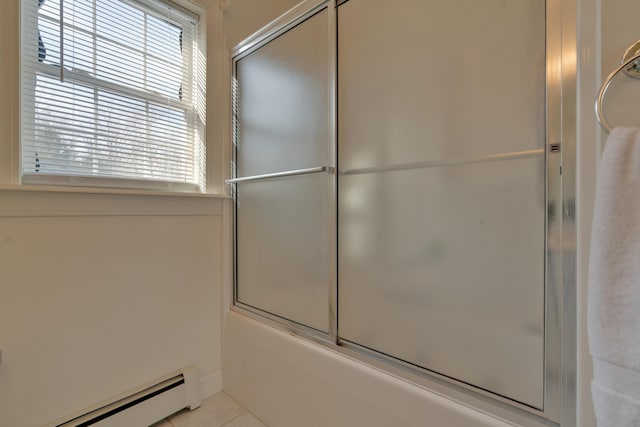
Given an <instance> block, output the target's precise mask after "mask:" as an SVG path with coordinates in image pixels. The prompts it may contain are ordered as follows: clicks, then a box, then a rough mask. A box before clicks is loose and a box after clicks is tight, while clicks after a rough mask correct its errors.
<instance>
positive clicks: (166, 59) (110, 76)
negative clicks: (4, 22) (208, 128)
mask: <svg viewBox="0 0 640 427" xmlns="http://www.w3.org/2000/svg"><path fill="white" fill-rule="evenodd" d="M22 22H23V37H22V40H23V42H22V66H23V71H22V78H23V82H22V88H23V89H22V90H23V93H22V181H23V183H47V184H73V185H95V186H116V187H143V188H159V189H174V190H181V191H203V190H204V185H205V184H204V158H205V148H204V123H205V117H204V108H203V107H202V106H203V105H204V87H205V85H204V83H203V82H204V72H203V70H204V69H205V68H206V67H205V65H204V59H203V56H202V54H200V50H201V49H202V46H200V45H199V43H198V40H199V37H198V31H199V28H198V27H199V24H198V17H197V15H195V14H193V13H191V12H189V11H187V10H185V9H183V8H181V7H180V6H178V5H175V4H173V3H171V2H170V1H168V0H23V10H22Z"/></svg>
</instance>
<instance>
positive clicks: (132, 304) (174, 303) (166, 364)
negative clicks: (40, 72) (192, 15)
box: [0, 0, 228, 427]
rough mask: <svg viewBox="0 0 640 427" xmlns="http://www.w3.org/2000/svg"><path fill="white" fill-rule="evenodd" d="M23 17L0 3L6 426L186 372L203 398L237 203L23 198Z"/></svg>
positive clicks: (217, 47) (212, 63)
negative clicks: (230, 218) (192, 367)
mask: <svg viewBox="0 0 640 427" xmlns="http://www.w3.org/2000/svg"><path fill="white" fill-rule="evenodd" d="M213 3H214V1H213V0H207V2H203V4H206V5H212V7H211V8H210V9H209V10H208V13H207V17H206V18H207V19H208V21H209V25H210V28H209V29H210V31H209V37H208V40H207V41H208V51H209V52H208V54H209V65H208V77H209V78H208V87H209V90H208V104H209V106H208V110H209V114H208V116H209V117H208V119H209V123H208V126H207V139H208V141H207V142H208V150H207V152H208V156H209V162H208V169H209V174H208V175H209V176H208V178H209V179H208V181H209V186H208V187H209V191H210V192H211V193H222V192H223V185H222V176H223V175H224V174H225V173H226V172H225V168H226V167H227V163H226V162H227V160H226V158H225V156H226V155H227V154H226V153H227V152H228V149H226V148H225V145H224V144H222V143H221V140H222V138H223V136H224V132H225V128H224V126H223V123H224V120H225V117H224V115H223V112H224V107H222V108H221V107H220V106H225V107H226V105H227V104H226V102H220V103H217V100H218V99H219V98H222V97H224V96H225V93H226V92H225V90H226V89H225V85H226V81H225V80H224V79H222V78H221V75H223V70H222V67H223V66H224V64H225V62H224V53H223V49H222V48H221V45H222V43H223V38H222V26H221V12H220V11H219V9H218V8H217V5H213ZM18 10H19V0H4V1H3V2H2V13H0V55H1V57H2V58H3V60H2V61H0V350H2V362H1V363H0V426H3V427H4V426H7V427H36V426H41V425H43V424H44V423H47V422H51V421H53V420H55V419H57V418H59V417H63V416H65V415H67V414H69V413H71V412H74V411H77V410H80V409H82V408H84V407H87V406H89V405H93V404H95V403H98V402H99V401H102V400H104V399H107V398H109V397H111V396H113V395H115V394H119V393H121V392H124V391H126V390H128V389H130V388H133V387H136V386H139V385H142V384H144V383H145V382H147V381H149V380H153V379H154V378H157V377H159V376H161V375H164V374H166V373H169V372H172V371H175V370H176V369H178V368H180V367H182V366H185V365H187V364H189V363H196V364H197V365H198V367H199V371H200V379H201V386H202V387H201V388H202V391H203V393H204V394H205V395H210V394H212V393H214V392H217V391H219V390H220V389H221V388H222V377H221V330H222V326H221V324H222V304H221V300H222V286H221V283H222V273H221V271H222V259H223V253H222V251H223V247H222V236H223V227H224V225H223V211H224V207H225V204H227V203H228V202H227V201H226V200H225V199H223V198H220V197H215V195H209V196H160V195H148V194H147V195H145V194H144V193H134V194H106V193H99V192H95V193H87V192H64V191H63V192H51V191H38V190H37V189H36V190H34V188H30V189H29V188H25V187H19V186H18V185H17V183H18V182H19V176H18V170H19V168H18V157H17V154H18V152H19V137H18V130H19V110H18V108H19V105H18V92H19V62H18V52H19V50H18V47H19V46H18V43H19V34H18V28H19V14H18ZM27 190H30V191H27Z"/></svg>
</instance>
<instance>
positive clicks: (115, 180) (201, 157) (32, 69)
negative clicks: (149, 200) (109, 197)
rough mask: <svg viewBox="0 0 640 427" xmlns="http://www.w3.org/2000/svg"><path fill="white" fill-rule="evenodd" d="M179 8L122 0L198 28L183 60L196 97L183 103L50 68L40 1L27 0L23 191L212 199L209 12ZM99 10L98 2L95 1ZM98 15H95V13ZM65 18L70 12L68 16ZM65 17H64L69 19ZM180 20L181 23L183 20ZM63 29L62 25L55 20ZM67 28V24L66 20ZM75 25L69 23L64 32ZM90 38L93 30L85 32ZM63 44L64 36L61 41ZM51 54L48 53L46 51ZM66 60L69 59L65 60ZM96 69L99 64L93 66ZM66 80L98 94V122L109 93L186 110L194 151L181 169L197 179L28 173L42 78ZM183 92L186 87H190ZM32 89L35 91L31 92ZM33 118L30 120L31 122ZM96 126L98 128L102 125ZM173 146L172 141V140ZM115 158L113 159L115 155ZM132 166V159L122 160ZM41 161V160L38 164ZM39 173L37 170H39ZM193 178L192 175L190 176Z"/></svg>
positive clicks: (159, 1) (163, 1) (165, 0)
mask: <svg viewBox="0 0 640 427" xmlns="http://www.w3.org/2000/svg"><path fill="white" fill-rule="evenodd" d="M47 1H51V2H59V1H60V0H47ZM177 1H178V2H179V3H174V2H173V1H171V0H120V2H121V3H123V4H125V5H129V6H133V7H135V8H136V9H138V10H141V11H142V12H143V13H144V14H145V19H147V17H146V15H149V16H153V17H155V18H158V19H161V20H163V21H166V22H167V23H169V24H173V25H176V26H178V27H180V28H184V27H185V26H186V25H189V24H191V25H193V31H191V35H190V37H187V38H186V39H185V44H184V45H185V46H187V47H186V48H185V49H184V52H185V53H184V59H183V64H186V65H183V75H184V77H183V80H182V82H183V85H184V86H186V85H188V87H189V88H190V90H188V91H186V92H190V94H191V95H190V99H187V100H182V99H180V98H179V97H180V96H182V89H181V94H180V95H179V96H177V97H176V99H173V98H172V97H170V96H167V95H163V94H160V93H159V92H154V91H152V90H145V89H138V88H132V87H128V86H126V85H125V84H119V83H117V82H111V81H108V80H104V79H100V78H99V77H98V76H96V75H95V68H94V75H91V74H90V73H89V72H86V71H81V70H78V69H77V68H76V69H74V68H71V67H67V66H65V63H64V58H63V59H62V61H60V59H59V58H58V61H59V62H62V69H61V67H60V65H57V66H56V65H55V64H54V65H52V64H47V63H44V62H43V60H42V59H41V56H40V54H41V50H40V49H41V47H42V46H41V44H40V41H39V31H40V30H39V24H38V23H39V19H38V9H39V6H38V0H21V2H20V5H21V16H20V25H21V28H20V35H21V43H20V46H21V48H20V81H21V90H20V109H19V111H20V138H19V140H20V142H19V156H18V161H19V183H20V185H32V184H33V185H37V186H61V187H65V186H72V187H90V188H96V189H100V188H105V189H124V190H129V191H130V190H143V191H146V190H154V191H156V192H158V191H159V192H167V193H172V192H176V193H206V126H205V123H206V107H204V106H205V105H206V19H202V17H204V16H205V15H204V10H203V9H201V8H199V7H198V6H196V5H193V4H192V3H188V6H189V7H188V8H186V7H183V6H182V3H185V2H182V1H180V0H177ZM92 7H93V9H95V8H97V2H96V1H95V0H94V1H93V4H92ZM94 13H95V11H94ZM63 14H64V11H63ZM63 16H64V15H63ZM177 17H179V19H178V18H177ZM50 20H51V21H56V23H57V24H58V25H60V21H59V20H55V19H53V18H51V19H50ZM63 22H64V18H63ZM68 27H69V25H67V24H66V23H64V29H67V28H68ZM81 31H83V32H84V33H87V34H89V33H90V31H88V30H81ZM93 32H94V33H97V28H95V27H94V28H93ZM91 35H92V36H93V37H94V41H93V44H92V49H94V50H96V49H97V44H96V40H97V38H98V37H99V35H98V34H93V33H92V34H91ZM61 40H62V36H61ZM34 41H35V42H34ZM45 48H46V47H45ZM141 53H142V55H144V56H147V55H148V54H149V53H148V52H147V50H146V47H145V48H144V50H142V51H141ZM63 55H64V54H63ZM93 66H94V67H95V63H93ZM61 70H62V74H63V75H64V81H67V79H68V81H69V82H71V83H74V84H79V85H82V86H83V87H85V88H87V89H88V90H93V91H94V92H95V94H96V97H95V98H94V99H95V100H96V101H95V102H94V103H93V104H92V107H93V108H94V111H95V114H96V116H97V113H98V108H99V104H98V102H97V94H98V93H99V92H105V93H108V94H115V95H116V96H127V97H129V98H131V99H134V100H136V101H140V102H144V103H145V105H146V106H147V110H148V109H149V105H159V106H162V107H169V108H171V109H176V110H181V111H184V113H185V116H186V118H185V122H186V125H187V127H186V134H187V137H186V139H185V140H184V141H186V142H187V143H188V145H189V146H190V148H189V150H190V154H191V156H190V157H188V158H186V159H185V160H184V161H183V162H181V164H180V166H181V167H184V168H185V170H187V171H188V176H189V178H191V179H185V180H183V181H180V180H173V179H167V178H163V179H157V178H153V177H143V176H140V177H137V176H132V175H121V176H118V175H116V174H108V175H107V174H102V175H99V174H92V173H87V174H78V173H74V171H72V170H67V173H64V172H61V173H47V172H46V171H45V172H43V173H41V172H39V171H30V170H27V168H26V167H25V165H26V163H25V158H24V151H25V147H26V146H27V145H28V144H31V146H32V147H34V144H35V140H36V139H35V138H33V139H32V140H30V141H29V140H28V139H27V137H26V136H25V134H26V133H27V132H26V131H25V129H27V128H28V127H30V129H31V130H30V132H32V133H33V134H35V129H36V126H37V118H36V112H35V108H36V105H37V100H36V97H37V94H36V93H37V91H36V84H35V83H34V81H35V80H36V76H44V77H49V78H54V79H56V78H57V79H60V76H61ZM25 85H28V86H25ZM184 86H183V87H184ZM28 87H30V88H29V89H28ZM29 116H30V117H29ZM149 122H150V119H149V117H148V116H147V117H146V118H145V120H144V123H146V126H148V124H149ZM95 126H96V127H97V126H98V122H96V124H95ZM96 141H98V140H97V139H96V138H95V137H94V142H93V143H95V142H96ZM167 141H169V139H168V138H167ZM159 146H160V147H163V148H167V147H171V146H172V144H165V143H164V142H162V143H161V145H159ZM109 154H110V153H108V155H109ZM122 158H123V159H125V160H126V157H122ZM157 158H158V157H157V156H156V157H154V156H148V159H149V161H150V162H153V161H156V159H157ZM37 161H38V158H37V157H36V162H37ZM36 167H37V166H36ZM185 175H187V174H185Z"/></svg>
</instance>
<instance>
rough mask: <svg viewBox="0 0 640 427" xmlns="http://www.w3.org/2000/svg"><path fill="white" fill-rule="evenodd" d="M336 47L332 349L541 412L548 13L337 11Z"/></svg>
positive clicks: (516, 7) (501, 6) (414, 1)
mask: <svg viewBox="0 0 640 427" xmlns="http://www.w3.org/2000/svg"><path fill="white" fill-rule="evenodd" d="M338 34H339V40H340V42H339V44H338V63H339V68H338V90H339V91H338V111H339V134H338V141H339V155H340V156H339V171H340V175H339V220H338V224H339V231H338V239H339V245H338V248H339V249H338V253H339V261H338V264H339V279H338V283H339V336H340V338H342V339H343V340H345V341H348V342H351V343H354V344H358V345H359V346H362V347H365V348H368V349H372V350H375V351H378V352H381V353H383V354H386V355H388V356H391V357H393V358H396V359H399V360H401V361H405V362H408V363H410V364H413V365H417V366H420V367H423V368H426V369H429V370H431V371H434V372H436V373H439V374H442V375H444V376H447V377H451V378H455V379H457V380H460V381H462V382H464V383H468V384H473V385H475V386H477V387H480V388H482V389H485V390H489V391H491V392H493V393H496V394H499V395H502V396H508V397H509V398H512V399H514V400H517V401H519V402H523V403H525V404H527V405H530V406H533V407H538V408H541V407H542V403H543V401H542V400H543V379H544V375H543V369H544V325H545V323H544V307H545V306H544V302H545V293H544V283H545V281H544V272H545V268H544V266H545V237H544V236H545V213H546V212H545V210H546V208H545V206H546V203H545V150H544V147H545V116H544V112H545V3H544V2H543V1H536V0H528V1H515V2H514V1H511V2H503V1H493V0H489V1H478V0H455V1H429V2H425V1H423V0H402V1H399V2H394V4H393V7H389V5H388V4H387V3H381V2H371V1H366V0H350V1H348V2H347V3H345V4H343V5H342V6H340V8H339V9H338ZM506 34H508V37H505V35H506Z"/></svg>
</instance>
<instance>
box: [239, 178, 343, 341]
mask: <svg viewBox="0 0 640 427" xmlns="http://www.w3.org/2000/svg"><path fill="white" fill-rule="evenodd" d="M331 180H332V178H331V177H330V176H328V175H327V174H316V175H304V176H299V177H290V178H279V179H275V180H269V181H259V182H253V183H244V184H240V185H239V186H238V195H237V197H238V202H237V221H238V228H237V237H236V244H237V268H238V274H237V278H236V279H237V285H238V289H237V299H238V301H239V302H241V303H244V304H247V305H250V306H252V307H255V308H259V309H261V310H264V311H266V312H269V313H271V314H275V315H278V316H280V317H283V318H285V319H289V320H293V321H295V322H298V323H301V324H304V325H306V326H311V327H313V328H315V329H318V330H321V331H324V332H327V329H328V325H329V323H328V316H329V305H328V303H329V287H328V286H329V271H330V265H329V254H328V248H329V243H328V238H329V233H328V229H327V224H328V221H329V217H328V215H329V212H328V204H327V200H328V190H329V185H330V181H331ZM331 214H332V215H334V213H333V212H332V213H331Z"/></svg>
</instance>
